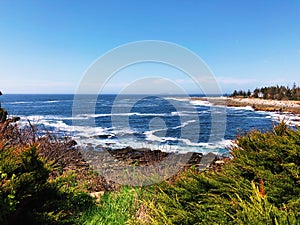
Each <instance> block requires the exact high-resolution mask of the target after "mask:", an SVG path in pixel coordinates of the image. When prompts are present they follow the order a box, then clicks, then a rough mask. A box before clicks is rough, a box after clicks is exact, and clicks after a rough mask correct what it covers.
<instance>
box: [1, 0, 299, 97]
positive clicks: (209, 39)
mask: <svg viewBox="0 0 300 225" xmlns="http://www.w3.org/2000/svg"><path fill="white" fill-rule="evenodd" d="M141 40H163V41H169V42H174V43H176V44H179V45H181V46H184V47H186V48H188V49H190V50H191V51H193V52H195V53H196V54H197V55H199V56H200V57H201V58H202V59H203V60H204V61H205V62H206V64H207V65H208V66H209V67H210V69H211V70H212V71H213V72H214V74H215V76H216V79H217V80H218V82H219V85H220V86H221V88H222V90H223V92H224V93H226V92H227V93H228V92H229V93H231V92H232V91H233V90H234V89H248V88H250V89H253V88H255V87H260V86H267V85H276V84H279V85H289V86H291V85H292V84H293V82H296V83H297V84H298V85H300V1H297V0H251V1H250V0H249V1H248V0H245V1H240V0H226V1H223V0H219V1H217V0H209V1H204V0H182V1H179V0H178V1H177V0H173V1H170V0H160V1H158V0H151V1H148V0H142V1H141V0H99V1H79V0H75V1H67V0H54V1H46V0H40V1H31V0H24V1H21V0H19V1H8V0H0V90H2V91H3V92H4V93H74V92H75V91H76V88H77V87H78V85H79V83H80V80H81V79H82V77H83V75H84V73H85V71H86V69H87V68H88V67H89V65H91V64H92V63H93V62H94V61H95V60H96V59H97V58H98V57H99V56H101V55H103V54H105V53H106V52H107V51H109V50H111V49H113V48H115V47H117V46H119V45H123V44H126V43H128V42H134V41H141ZM148 69H149V68H148ZM180 80H181V81H182V83H184V79H181V78H180ZM118 82H119V83H122V82H123V83H124V84H126V82H127V78H126V76H122V78H119V80H118ZM187 84H188V82H187V83H186V84H185V85H186V86H185V87H186V89H187V91H188V92H193V91H195V90H193V88H191V89H190V90H189V86H188V85H187ZM118 85H119V84H116V86H114V85H113V84H111V85H110V86H109V87H110V89H108V88H106V89H107V90H106V91H107V92H112V93H113V92H116V91H118ZM191 87H192V85H191Z"/></svg>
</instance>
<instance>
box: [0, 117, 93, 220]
mask: <svg viewBox="0 0 300 225" xmlns="http://www.w3.org/2000/svg"><path fill="white" fill-rule="evenodd" d="M46 148H48V151H49V152H50V150H54V151H56V153H55V154H52V155H49V154H48V155H47V154H46V153H47V152H48V151H46ZM74 152H75V150H74V149H72V148H68V147H67V142H64V141H63V140H62V141H58V140H57V139H54V138H53V137H52V138H51V139H50V138H39V137H37V136H36V134H35V131H34V130H33V129H32V128H30V127H29V128H28V127H25V128H23V129H21V128H19V127H18V126H17V125H16V124H12V123H9V122H5V123H4V124H1V125H0V224H74V223H76V221H77V220H78V219H79V217H80V215H81V212H82V211H84V210H87V209H88V208H90V207H92V206H94V205H95V201H94V199H93V198H92V197H91V196H90V195H89V194H88V193H87V188H91V186H90V185H86V180H84V178H87V177H94V176H95V175H94V173H92V172H89V170H88V167H86V166H84V165H83V166H82V165H81V167H77V168H76V166H75V165H76V164H74V163H73V164H72V160H70V159H68V158H67V156H69V155H70V154H72V155H73V156H74V155H75V154H74ZM68 154H69V155H68ZM50 156H51V157H50ZM62 156H66V158H63V157H62ZM75 156H76V155H75ZM68 160H69V161H68ZM73 160H74V161H76V162H77V163H78V162H80V158H78V157H77V158H75V157H73ZM66 161H67V162H68V163H69V164H68V165H67V163H66V164H62V163H63V162H66ZM69 166H73V167H72V169H70V167H69Z"/></svg>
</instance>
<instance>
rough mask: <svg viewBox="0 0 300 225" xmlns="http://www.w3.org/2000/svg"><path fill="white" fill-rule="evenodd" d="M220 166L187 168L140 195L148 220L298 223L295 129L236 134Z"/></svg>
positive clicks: (298, 139) (299, 142)
mask: <svg viewBox="0 0 300 225" xmlns="http://www.w3.org/2000/svg"><path fill="white" fill-rule="evenodd" d="M236 144H237V146H236V147H234V148H233V150H232V156H233V158H232V160H228V161H227V162H226V164H225V165H224V166H223V168H221V169H220V170H219V171H212V170H211V171H206V172H204V173H201V174H199V173H198V172H197V171H195V170H192V169H191V170H189V171H187V172H184V173H182V174H180V175H179V176H178V177H177V179H175V182H164V183H162V184H159V185H157V187H154V188H153V190H152V193H151V194H150V195H151V200H150V201H144V205H145V207H146V208H147V215H148V221H150V224H299V222H300V213H299V212H300V177H299V169H300V157H299V156H300V130H299V129H297V130H293V129H288V128H287V127H286V125H285V124H284V123H281V124H280V125H279V126H277V127H275V128H274V130H273V131H272V132H267V133H260V132H258V131H252V132H250V133H249V134H245V135H242V136H240V137H238V138H237V141H236Z"/></svg>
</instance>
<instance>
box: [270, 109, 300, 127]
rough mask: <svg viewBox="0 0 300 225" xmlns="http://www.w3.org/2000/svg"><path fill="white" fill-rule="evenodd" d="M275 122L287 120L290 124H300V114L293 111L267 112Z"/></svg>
mask: <svg viewBox="0 0 300 225" xmlns="http://www.w3.org/2000/svg"><path fill="white" fill-rule="evenodd" d="M266 113H268V114H269V115H268V116H266V117H268V118H271V119H272V121H274V122H280V121H285V122H286V124H287V125H289V126H300V116H299V115H295V114H292V113H278V112H266Z"/></svg>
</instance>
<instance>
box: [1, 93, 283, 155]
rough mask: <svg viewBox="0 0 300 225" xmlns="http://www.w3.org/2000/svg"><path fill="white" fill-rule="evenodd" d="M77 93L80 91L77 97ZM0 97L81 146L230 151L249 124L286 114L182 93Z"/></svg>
mask: <svg viewBox="0 0 300 225" xmlns="http://www.w3.org/2000/svg"><path fill="white" fill-rule="evenodd" d="M77 97H78V96H77ZM81 97H82V98H80V100H79V101H76V102H75V103H76V104H73V103H74V101H73V99H74V95H58V94H57V95H54V94H53V95H52V94H51V95H41V94H32V95H22V94H20V95H13V94H6V95H3V96H1V99H0V100H1V103H2V107H3V108H5V109H7V110H8V112H9V115H10V116H19V117H21V121H20V122H19V123H20V125H21V126H23V125H25V124H26V123H27V121H28V120H30V121H31V123H32V124H35V125H36V126H37V127H38V130H39V132H40V133H41V134H43V132H45V131H47V132H51V133H55V134H57V135H60V136H71V137H72V138H73V139H75V140H76V141H77V143H78V144H79V145H81V146H82V147H83V148H86V149H94V150H97V151H101V150H103V148H112V149H117V148H122V147H127V146H130V147H133V148H141V147H142V148H144V147H146V148H151V149H159V150H162V151H173V152H200V153H204V154H205V153H208V152H213V153H217V154H219V155H226V154H228V148H229V147H230V146H231V145H232V140H234V139H235V137H236V136H237V135H238V134H241V133H243V132H246V131H250V130H251V129H257V130H260V131H267V130H271V129H272V127H273V125H274V123H276V121H278V117H281V118H282V117H283V115H282V114H276V113H270V112H259V111H254V110H253V109H252V108H251V107H240V108H237V107H223V106H212V105H210V104H209V102H205V101H200V100H193V101H192V100H191V99H189V98H184V97H182V96H137V95H128V96H116V95H100V96H98V97H97V96H96V97H95V96H92V95H86V96H81Z"/></svg>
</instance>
